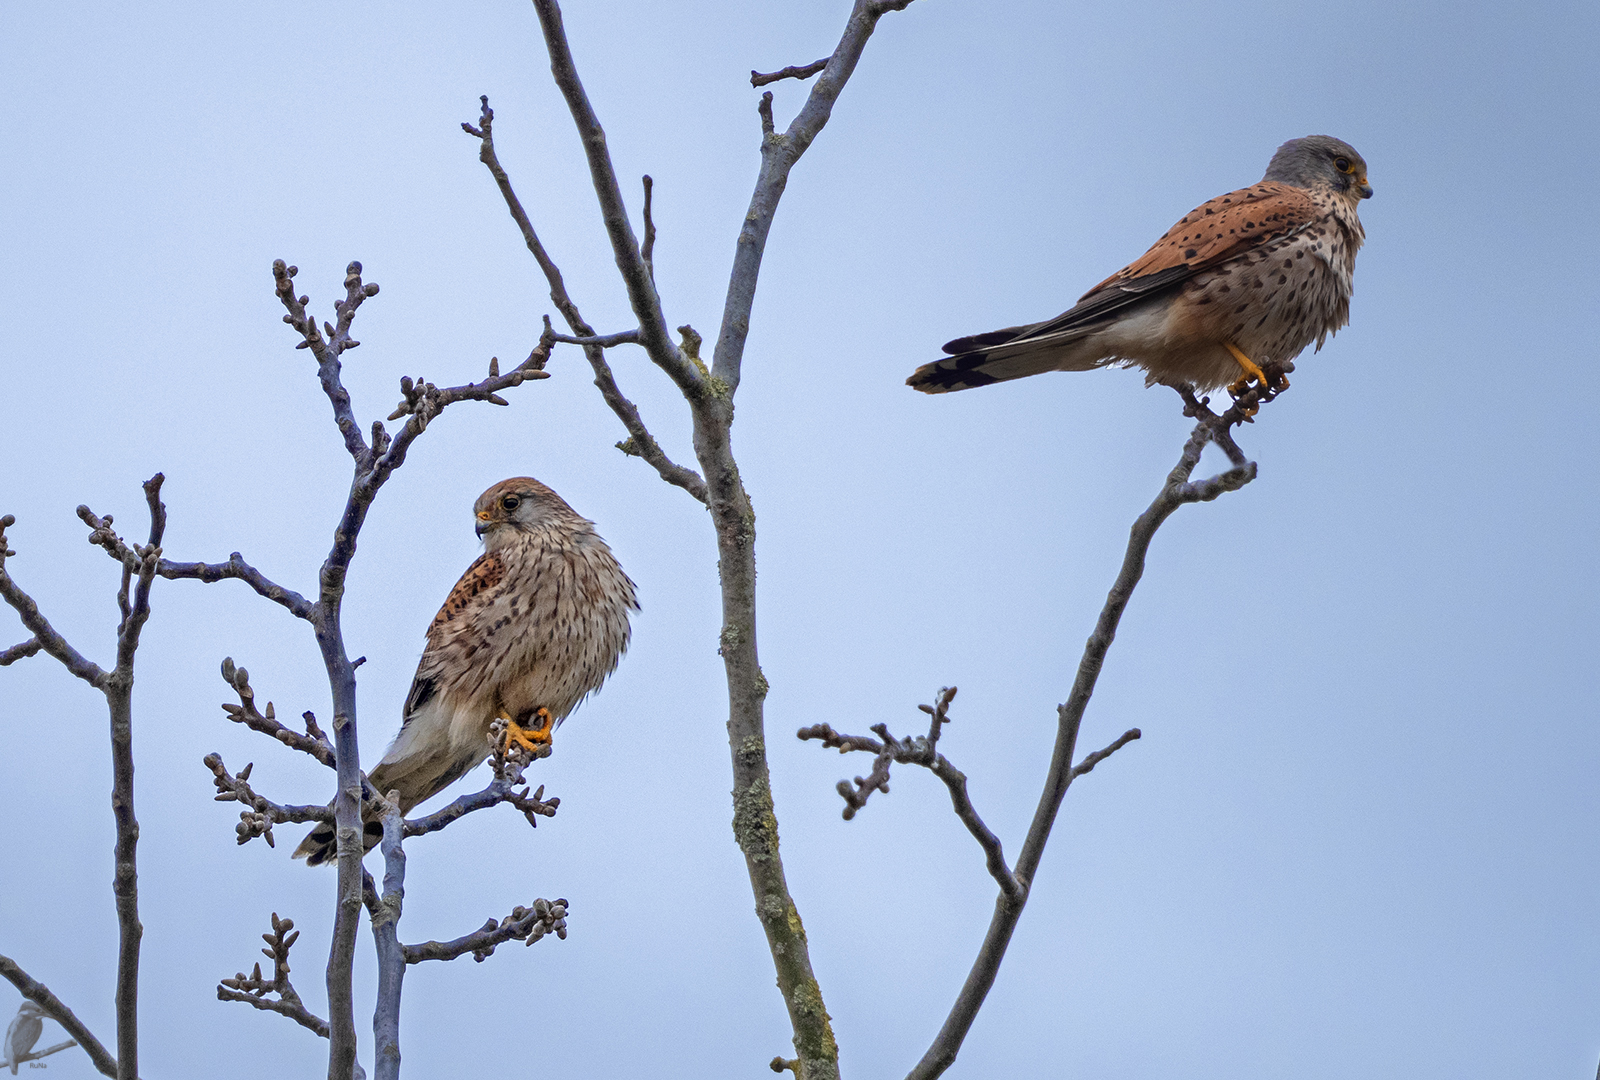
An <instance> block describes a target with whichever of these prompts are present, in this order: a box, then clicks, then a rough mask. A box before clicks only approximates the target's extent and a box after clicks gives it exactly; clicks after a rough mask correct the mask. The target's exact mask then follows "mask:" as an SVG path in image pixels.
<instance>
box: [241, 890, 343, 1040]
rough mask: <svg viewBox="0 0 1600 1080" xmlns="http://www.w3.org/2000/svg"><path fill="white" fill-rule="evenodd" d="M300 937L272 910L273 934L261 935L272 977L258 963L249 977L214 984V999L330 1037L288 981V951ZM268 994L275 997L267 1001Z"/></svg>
mask: <svg viewBox="0 0 1600 1080" xmlns="http://www.w3.org/2000/svg"><path fill="white" fill-rule="evenodd" d="M299 937H300V931H298V930H296V929H295V928H294V920H293V919H280V918H278V913H277V912H276V911H274V912H273V913H272V933H270V934H262V935H261V940H262V941H265V942H266V943H267V947H266V948H265V949H262V950H261V951H262V953H263V954H264V955H266V956H267V957H268V958H269V959H271V960H272V978H270V979H266V978H263V977H262V975H261V964H260V963H259V962H258V963H257V964H256V966H255V969H254V970H253V971H252V972H251V973H250V974H249V975H246V974H245V973H244V972H242V971H241V972H239V973H238V974H237V975H235V976H234V977H233V978H231V979H223V980H222V981H221V982H220V983H219V984H218V985H217V1000H219V1001H242V1002H244V1003H245V1004H246V1005H250V1006H253V1007H254V1008H257V1009H260V1010H262V1011H263V1012H275V1013H277V1014H278V1015H280V1016H287V1017H288V1018H289V1019H291V1020H293V1021H294V1022H295V1023H297V1024H299V1025H300V1026H301V1027H303V1028H305V1029H306V1030H307V1031H310V1032H312V1033H314V1034H317V1035H320V1036H322V1037H323V1038H324V1039H326V1038H328V1037H329V1032H328V1022H327V1021H326V1020H324V1019H322V1018H321V1017H320V1016H317V1015H316V1014H315V1013H313V1012H312V1011H311V1010H310V1009H307V1008H306V1007H305V1003H304V1002H303V1001H301V1000H300V995H299V994H298V993H296V992H295V989H294V985H293V984H292V983H290V982H289V949H290V948H291V947H292V946H293V945H294V943H295V941H296V940H297V939H298V938H299ZM268 994H276V995H277V997H275V998H270V997H268V996H267V995H268Z"/></svg>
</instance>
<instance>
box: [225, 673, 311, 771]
mask: <svg viewBox="0 0 1600 1080" xmlns="http://www.w3.org/2000/svg"><path fill="white" fill-rule="evenodd" d="M222 678H223V680H224V681H225V682H227V684H228V685H229V686H231V687H233V689H234V691H235V692H236V693H237V694H238V695H239V704H237V705H229V704H224V705H223V706H222V711H223V712H225V713H227V714H228V719H229V720H232V721H233V722H234V723H236V724H243V725H244V726H245V727H247V728H249V729H250V730H252V731H259V732H261V734H263V735H266V736H269V737H271V738H274V739H276V740H278V741H279V742H281V743H283V745H285V746H287V747H289V748H290V749H293V750H298V751H300V752H301V753H303V754H309V755H311V756H312V757H314V758H316V759H317V760H318V761H320V762H322V764H324V765H326V766H327V767H328V768H330V769H334V768H337V767H338V766H337V761H336V759H335V755H334V751H333V744H332V743H330V742H329V741H328V736H327V735H326V734H325V733H324V732H323V730H322V728H321V727H320V726H318V724H317V718H316V716H314V715H313V714H311V713H306V714H305V717H304V719H305V722H306V733H305V734H304V735H302V734H300V733H299V732H298V731H294V730H292V729H290V728H287V727H284V726H283V725H282V724H280V723H279V722H278V719H277V714H276V713H275V712H274V710H273V707H272V702H270V701H269V702H267V711H266V712H264V713H263V712H260V711H258V710H257V709H256V692H255V691H254V690H253V689H251V687H250V673H249V672H248V671H246V670H245V669H244V668H242V667H236V666H235V665H234V662H233V657H231V656H229V657H224V658H223V661H222Z"/></svg>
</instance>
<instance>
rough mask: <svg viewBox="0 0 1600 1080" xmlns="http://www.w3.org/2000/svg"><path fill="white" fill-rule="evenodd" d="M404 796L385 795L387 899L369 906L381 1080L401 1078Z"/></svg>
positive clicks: (375, 1065)
mask: <svg viewBox="0 0 1600 1080" xmlns="http://www.w3.org/2000/svg"><path fill="white" fill-rule="evenodd" d="M404 824H405V823H404V821H403V820H402V817H401V814H400V793H399V792H398V791H391V792H386V793H385V799H384V807H383V841H382V845H381V846H382V848H383V866H384V871H383V895H382V896H381V897H379V898H378V899H377V903H376V904H369V906H368V915H369V917H370V920H371V923H372V940H373V943H374V944H375V945H376V946H377V952H378V1006H377V1008H376V1009H374V1010H373V1013H372V1044H373V1050H372V1056H373V1071H374V1072H375V1073H376V1074H377V1080H399V1077H400V989H401V985H402V984H403V983H404V981H405V977H406V957H405V948H404V946H402V945H401V944H400V938H399V922H400V911H401V907H402V905H403V902H404V900H405V895H406V889H405V882H406V853H405V848H404V847H403V846H402V844H401V842H402V839H403V833H404Z"/></svg>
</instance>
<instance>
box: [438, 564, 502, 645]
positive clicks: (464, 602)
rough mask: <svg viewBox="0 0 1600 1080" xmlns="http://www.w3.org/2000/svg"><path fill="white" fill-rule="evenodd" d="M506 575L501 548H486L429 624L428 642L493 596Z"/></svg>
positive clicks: (463, 575)
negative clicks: (496, 587)
mask: <svg viewBox="0 0 1600 1080" xmlns="http://www.w3.org/2000/svg"><path fill="white" fill-rule="evenodd" d="M505 578H506V559H505V557H504V556H503V555H502V554H501V553H500V552H498V551H485V552H484V553H483V554H482V555H479V556H478V557H477V559H475V560H474V561H473V563H472V565H471V566H469V567H467V572H466V573H464V574H462V575H461V580H460V581H457V582H456V585H455V588H453V589H451V590H450V595H449V596H447V597H445V601H444V606H443V607H441V608H440V609H439V614H437V615H435V616H434V617H433V622H431V623H429V624H428V641H429V643H430V644H434V643H436V642H437V639H438V637H439V636H440V635H441V634H443V633H444V632H445V631H446V630H447V629H449V627H450V626H451V625H452V624H454V623H456V622H458V621H460V620H461V619H462V618H463V617H465V616H466V615H467V614H468V613H469V612H470V611H472V610H473V609H474V608H477V607H481V606H483V605H484V604H486V603H488V602H489V600H490V599H491V598H492V595H493V592H494V589H495V586H497V585H499V584H500V583H501V582H502V581H504V580H505Z"/></svg>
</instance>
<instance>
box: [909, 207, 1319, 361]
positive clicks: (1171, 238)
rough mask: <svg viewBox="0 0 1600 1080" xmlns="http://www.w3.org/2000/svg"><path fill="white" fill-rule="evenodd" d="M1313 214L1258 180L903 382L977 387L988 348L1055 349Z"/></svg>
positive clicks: (959, 341) (948, 347)
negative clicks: (1047, 313) (1031, 318)
mask: <svg viewBox="0 0 1600 1080" xmlns="http://www.w3.org/2000/svg"><path fill="white" fill-rule="evenodd" d="M1317 214H1318V211H1317V205H1316V203H1315V202H1314V201H1313V200H1312V198H1311V193H1310V192H1308V191H1306V190H1305V189H1304V188H1297V187H1293V186H1292V185H1289V184H1280V183H1277V182H1274V181H1266V180H1263V181H1262V182H1261V183H1259V184H1256V185H1254V186H1253V187H1247V188H1241V189H1240V190H1238V191H1230V192H1228V194H1226V195H1218V196H1217V197H1216V198H1215V199H1212V200H1211V201H1210V202H1208V203H1205V204H1203V205H1201V206H1197V207H1195V208H1194V209H1193V210H1191V211H1189V213H1187V214H1185V215H1184V216H1183V218H1182V219H1181V220H1179V222H1178V223H1177V224H1176V225H1174V226H1173V227H1172V228H1170V229H1168V230H1167V231H1166V232H1165V233H1164V234H1162V237H1161V239H1159V240H1157V241H1156V242H1155V245H1154V246H1152V247H1151V248H1150V250H1149V251H1147V252H1145V253H1144V254H1143V255H1141V256H1140V257H1139V258H1138V260H1137V261H1135V262H1133V263H1130V264H1129V265H1127V266H1125V267H1123V268H1122V269H1121V270H1118V271H1117V272H1116V273H1115V274H1112V275H1111V276H1110V277H1108V278H1106V279H1105V280H1104V281H1102V282H1101V283H1100V284H1098V285H1096V286H1095V287H1094V288H1092V289H1090V290H1089V291H1088V292H1086V293H1084V294H1083V299H1081V300H1079V301H1078V303H1077V304H1076V305H1074V306H1073V307H1072V309H1071V310H1069V311H1064V312H1062V313H1061V314H1060V315H1057V316H1056V317H1055V318H1053V319H1046V320H1045V321H1044V322H1039V323H1032V324H1030V325H1028V326H1013V327H1009V328H1007V329H1005V330H994V331H991V332H989V333H987V334H974V335H972V336H971V337H964V338H956V339H955V340H954V341H950V342H946V343H945V346H944V351H945V352H946V353H949V354H950V357H949V358H948V359H945V360H939V361H935V362H934V363H932V364H924V365H923V366H922V367H920V368H918V369H917V370H916V372H915V373H914V374H913V375H912V376H911V378H910V379H908V380H906V381H907V382H908V383H909V384H910V385H912V386H915V387H917V388H918V389H921V390H927V391H929V392H937V391H940V390H945V389H962V388H964V387H966V386H976V385H981V382H980V381H975V378H974V376H973V374H972V373H973V372H976V371H978V370H979V369H980V368H982V366H983V365H984V364H985V363H988V362H989V361H990V360H991V359H992V356H991V354H990V352H989V350H993V349H996V348H1000V347H1022V346H1034V345H1037V346H1041V347H1054V346H1057V345H1061V344H1064V343H1066V342H1068V341H1071V340H1073V339H1075V338H1079V337H1082V336H1084V335H1085V334H1087V333H1091V332H1093V331H1094V330H1095V329H1097V328H1098V327H1099V326H1100V325H1101V324H1102V321H1103V320H1104V319H1105V318H1106V317H1107V316H1109V315H1112V314H1114V313H1116V312H1118V311H1121V310H1122V309H1124V308H1127V307H1131V306H1133V305H1134V304H1137V303H1140V302H1141V301H1144V300H1146V299H1149V298H1151V297H1155V296H1159V295H1162V294H1164V293H1167V292H1170V291H1171V290H1173V289H1175V288H1176V287H1178V286H1180V285H1182V284H1183V283H1184V282H1185V281H1188V280H1189V279H1190V278H1192V277H1194V276H1195V275H1196V274H1198V273H1200V272H1201V271H1203V270H1207V269H1210V268H1211V267H1213V266H1216V265H1217V264H1218V263H1222V262H1226V261H1227V260H1229V259H1232V258H1234V257H1235V256H1238V255H1241V254H1243V253H1245V252H1247V251H1249V250H1251V249H1252V248H1254V247H1257V246H1259V245H1261V244H1264V243H1267V242H1268V241H1271V240H1276V239H1277V238H1278V237H1280V236H1283V235H1284V234H1285V233H1291V232H1294V231H1296V230H1298V229H1302V228H1304V227H1305V226H1306V225H1308V224H1310V223H1311V222H1312V221H1314V220H1316V218H1317ZM1039 370H1046V369H1045V368H1040V369H1039ZM1006 377H1007V378H1014V377H1015V376H1014V375H1009V376H1006ZM991 381H992V380H991Z"/></svg>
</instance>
